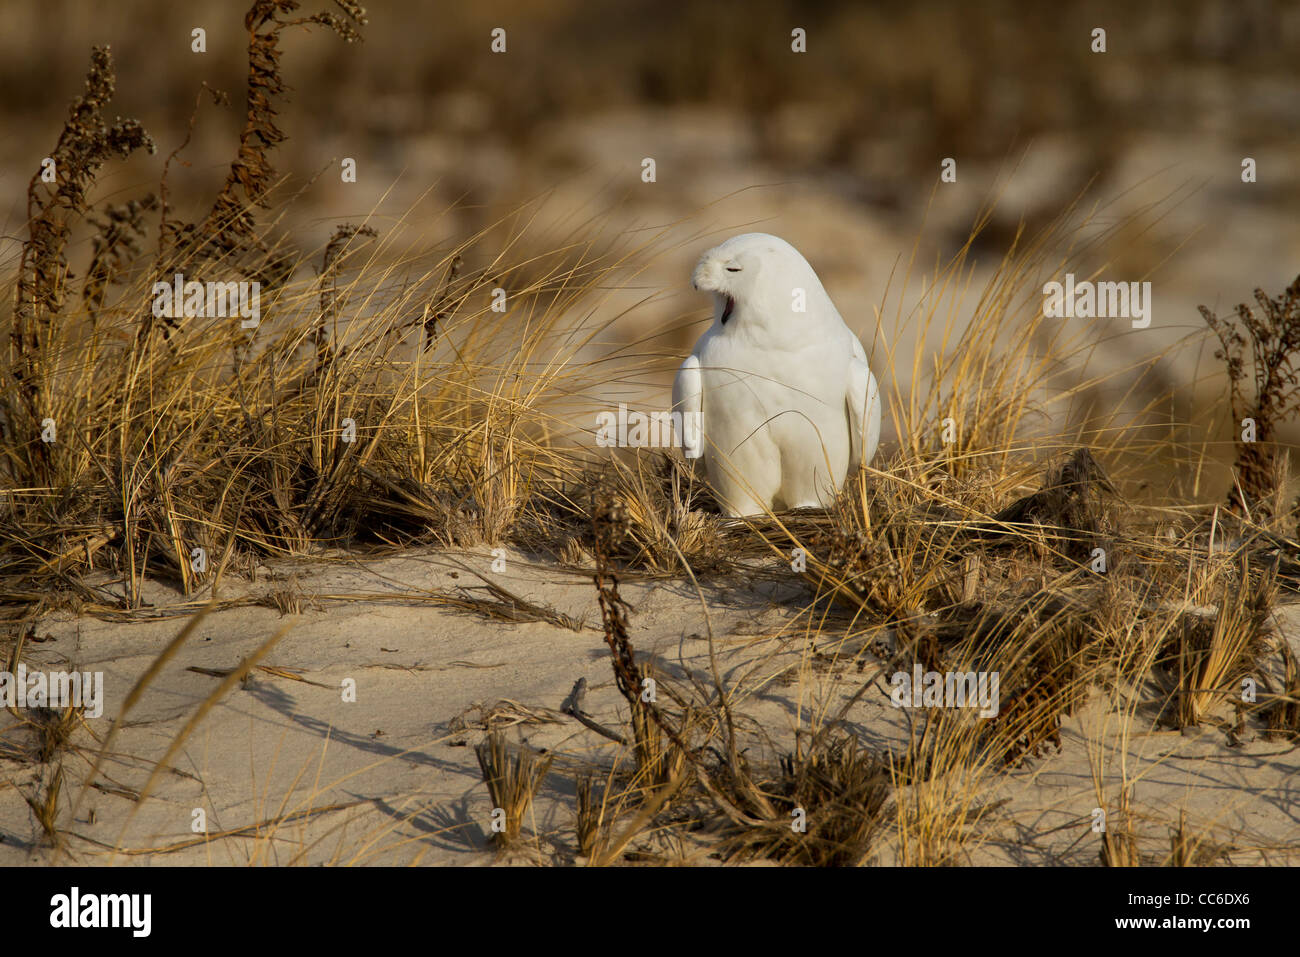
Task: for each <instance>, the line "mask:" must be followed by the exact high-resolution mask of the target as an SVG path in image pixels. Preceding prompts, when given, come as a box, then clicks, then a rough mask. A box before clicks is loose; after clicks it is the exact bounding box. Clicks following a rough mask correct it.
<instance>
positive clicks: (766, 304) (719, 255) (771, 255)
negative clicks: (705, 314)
mask: <svg viewBox="0 0 1300 957" xmlns="http://www.w3.org/2000/svg"><path fill="white" fill-rule="evenodd" d="M809 276H811V277H812V279H811V281H812V282H813V283H816V284H817V288H818V289H820V288H821V284H820V283H819V282H817V278H816V275H815V274H813V272H812V267H811V266H809V265H808V263H807V261H806V260H805V259H804V258H803V256H801V255H800V254H799V252H798V250H796V249H795V248H794V247H793V246H791V245H790V244H789V243H787V242H786V241H785V240H783V239H779V238H778V237H776V236H770V235H768V234H767V233H745V234H743V235H740V236H733V237H732V238H731V239H728V240H727V241H726V242H724V243H722V244H721V245H720V246H715V247H713V248H712V249H710V250H709V251H708V252H706V253H705V254H704V255H703V256H701V257H700V261H699V262H698V263H697V264H696V266H695V272H694V273H693V274H692V276H691V285H692V286H693V287H694V288H695V289H697V290H698V291H700V292H710V293H713V296H714V300H715V303H714V318H715V319H716V320H717V321H718V322H720V323H721V324H722V325H724V326H725V325H726V324H727V323H728V322H730V321H732V320H733V319H734V317H735V316H736V315H737V313H746V314H753V315H755V316H761V317H763V318H764V319H769V318H776V317H779V316H780V315H781V314H782V313H784V312H791V311H793V310H792V309H791V308H790V304H791V303H792V301H793V299H794V298H795V296H794V293H795V290H796V289H802V288H805V287H806V286H807V285H808V282H809V279H808V277H809ZM801 283H802V284H803V285H802V286H801V285H800V284H801ZM783 306H784V308H783Z"/></svg>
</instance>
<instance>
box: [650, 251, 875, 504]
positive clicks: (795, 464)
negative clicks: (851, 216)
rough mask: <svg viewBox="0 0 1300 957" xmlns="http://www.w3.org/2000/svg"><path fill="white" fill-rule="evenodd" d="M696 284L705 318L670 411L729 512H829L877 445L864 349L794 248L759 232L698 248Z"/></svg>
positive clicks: (689, 451)
mask: <svg viewBox="0 0 1300 957" xmlns="http://www.w3.org/2000/svg"><path fill="white" fill-rule="evenodd" d="M691 283H692V285H693V286H694V287H695V288H696V289H698V290H700V291H701V292H711V293H713V297H714V301H715V302H714V312H713V324H712V325H711V326H709V328H708V330H707V331H706V332H705V333H704V335H702V336H700V339H699V341H698V342H696V344H695V349H694V350H693V351H692V353H691V355H690V356H689V357H688V358H687V359H686V361H685V362H683V363H682V366H681V369H680V370H679V371H678V373H677V380H676V382H675V383H674V384H673V411H674V412H682V413H684V415H683V419H687V418H688V416H687V415H686V414H692V415H690V416H689V418H690V420H693V421H694V422H696V423H698V427H697V428H696V429H688V430H685V431H684V435H683V442H684V444H685V446H686V450H685V451H686V454H687V455H688V456H690V457H697V456H702V457H703V459H704V466H705V470H706V473H707V476H708V480H709V485H710V486H711V487H712V488H713V491H714V494H715V495H716V496H717V498H718V500H719V502H720V504H721V505H722V507H723V509H724V510H725V511H726V512H727V514H728V515H733V516H739V515H757V514H761V513H763V512H764V511H766V510H772V511H779V510H782V509H791V508H803V507H807V506H821V507H825V506H826V505H828V504H829V503H830V502H831V500H832V499H833V498H834V496H835V493H836V492H837V491H839V489H840V487H841V486H842V485H843V484H844V479H845V476H846V475H848V474H850V472H851V471H856V469H857V468H858V467H859V465H865V464H868V463H870V461H871V459H872V457H873V456H874V455H875V454H876V446H877V444H878V443H879V441H880V392H879V390H878V389H877V387H876V380H875V377H874V376H873V375H872V374H871V369H870V368H869V367H868V366H867V354H866V351H865V350H864V349H863V348H862V343H861V342H859V341H858V337H857V336H855V335H854V334H853V332H852V331H851V330H850V329H849V327H848V326H846V325H845V324H844V320H843V319H841V318H840V314H839V313H838V312H837V311H836V309H835V305H834V303H832V302H831V300H830V296H828V295H827V294H826V290H825V289H823V288H822V284H821V280H819V279H818V278H817V273H815V272H814V271H813V268H812V266H810V265H808V261H807V260H805V259H804V258H803V256H801V255H800V254H799V251H798V250H797V249H795V248H794V247H793V246H791V245H790V244H789V243H787V242H786V241H785V240H783V239H779V238H777V237H776V236H769V235H768V234H766V233H745V234H744V235H741V236H733V237H732V238H731V239H728V240H727V241H726V242H724V243H723V244H722V245H720V246H716V247H714V248H713V249H710V250H709V251H708V252H706V253H705V254H704V255H703V256H702V257H701V258H700V261H699V264H698V265H697V266H696V267H695V273H694V275H693V276H692V279H691Z"/></svg>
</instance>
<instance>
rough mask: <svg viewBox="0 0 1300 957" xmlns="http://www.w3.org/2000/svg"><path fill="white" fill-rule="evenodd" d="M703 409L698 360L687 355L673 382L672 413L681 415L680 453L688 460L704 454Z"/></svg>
mask: <svg viewBox="0 0 1300 957" xmlns="http://www.w3.org/2000/svg"><path fill="white" fill-rule="evenodd" d="M703 409H704V377H703V376H702V375H701V374H700V360H699V357H698V356H695V355H689V356H687V357H686V361H685V362H683V363H682V366H681V368H680V369H678V370H677V378H676V379H675V380H673V411H674V412H680V413H681V415H682V434H681V436H680V437H681V440H682V453H683V454H684V455H685V456H686V457H687V458H688V459H698V458H699V457H700V456H701V455H703V454H704V432H703V429H702V427H701V422H702V418H703V417H702V415H701V412H702V411H703Z"/></svg>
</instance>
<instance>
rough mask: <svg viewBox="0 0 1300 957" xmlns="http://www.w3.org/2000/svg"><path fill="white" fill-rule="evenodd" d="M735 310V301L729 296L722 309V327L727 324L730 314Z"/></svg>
mask: <svg viewBox="0 0 1300 957" xmlns="http://www.w3.org/2000/svg"><path fill="white" fill-rule="evenodd" d="M735 309H736V300H735V299H733V298H732V297H731V296H728V297H727V303H726V305H724V306H723V307H722V324H723V325H724V326H725V325H726V324H727V320H728V319H730V318H731V314H732V313H733V312H734V311H735Z"/></svg>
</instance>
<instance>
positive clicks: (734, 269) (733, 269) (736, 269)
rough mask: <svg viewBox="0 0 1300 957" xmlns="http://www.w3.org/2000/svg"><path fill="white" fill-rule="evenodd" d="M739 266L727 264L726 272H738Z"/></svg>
mask: <svg viewBox="0 0 1300 957" xmlns="http://www.w3.org/2000/svg"><path fill="white" fill-rule="evenodd" d="M741 268H742V267H740V266H728V267H727V272H740V270H741Z"/></svg>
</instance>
